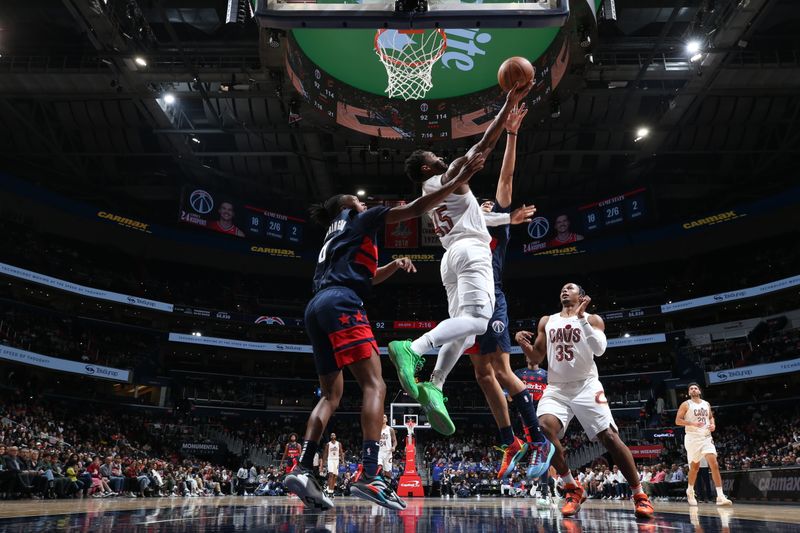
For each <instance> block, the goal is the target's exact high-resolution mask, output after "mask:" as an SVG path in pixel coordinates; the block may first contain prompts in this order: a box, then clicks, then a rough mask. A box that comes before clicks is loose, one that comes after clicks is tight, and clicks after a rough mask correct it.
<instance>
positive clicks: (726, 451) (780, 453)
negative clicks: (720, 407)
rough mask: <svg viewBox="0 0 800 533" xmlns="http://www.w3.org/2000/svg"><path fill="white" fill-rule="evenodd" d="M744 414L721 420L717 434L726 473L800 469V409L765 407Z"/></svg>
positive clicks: (716, 440) (747, 410) (753, 407)
mask: <svg viewBox="0 0 800 533" xmlns="http://www.w3.org/2000/svg"><path fill="white" fill-rule="evenodd" d="M743 411H744V412H742V411H741V410H740V411H739V412H738V413H736V414H735V415H734V414H730V415H729V416H726V417H725V418H721V422H720V423H719V424H718V425H717V430H716V431H715V432H714V442H715V445H716V447H717V452H718V453H719V455H720V464H721V465H723V466H724V469H726V470H750V469H756V468H767V467H781V466H800V410H799V409H798V408H796V407H795V408H791V409H786V408H776V407H774V406H773V405H771V404H767V403H762V404H760V405H750V406H748V407H746V408H745V409H744V410H743ZM719 416H720V415H719V414H718V415H717V417H719Z"/></svg>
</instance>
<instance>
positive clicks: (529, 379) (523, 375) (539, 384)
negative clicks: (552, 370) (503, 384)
mask: <svg viewBox="0 0 800 533" xmlns="http://www.w3.org/2000/svg"><path fill="white" fill-rule="evenodd" d="M514 374H515V375H516V376H517V377H518V378H519V379H520V380H521V381H522V382H523V383H524V384H525V386H526V387H528V392H530V393H531V396H532V397H533V401H535V402H538V401H539V400H541V399H542V394H544V390H545V389H546V388H547V370H542V369H541V368H540V369H539V370H531V369H530V368H528V367H525V368H518V369H517V370H514Z"/></svg>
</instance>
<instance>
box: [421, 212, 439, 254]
mask: <svg viewBox="0 0 800 533" xmlns="http://www.w3.org/2000/svg"><path fill="white" fill-rule="evenodd" d="M418 220H419V221H420V224H421V226H422V231H421V233H422V243H421V244H422V246H423V247H432V248H441V247H442V243H441V242H440V241H439V237H437V236H436V228H434V226H433V219H431V217H429V216H428V215H423V216H421V217H419V219H418Z"/></svg>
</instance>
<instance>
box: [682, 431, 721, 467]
mask: <svg viewBox="0 0 800 533" xmlns="http://www.w3.org/2000/svg"><path fill="white" fill-rule="evenodd" d="M683 445H684V446H686V457H687V458H688V460H689V462H690V463H699V462H700V459H702V458H703V457H705V456H706V454H709V453H710V454H712V455H717V447H716V446H714V439H712V438H711V434H710V433H709V434H708V435H704V434H702V433H689V432H688V431H687V432H686V435H685V436H684V437H683Z"/></svg>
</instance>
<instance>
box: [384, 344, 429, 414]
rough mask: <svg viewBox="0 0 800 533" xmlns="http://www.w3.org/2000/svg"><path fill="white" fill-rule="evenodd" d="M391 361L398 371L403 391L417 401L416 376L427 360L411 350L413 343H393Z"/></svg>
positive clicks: (390, 347) (391, 345) (390, 354)
mask: <svg viewBox="0 0 800 533" xmlns="http://www.w3.org/2000/svg"><path fill="white" fill-rule="evenodd" d="M389 359H390V360H391V361H392V364H393V365H394V367H395V368H396V369H397V377H398V379H399V380H400V385H401V386H402V387H403V390H405V391H406V392H407V393H408V395H409V396H411V397H412V398H414V399H415V400H416V399H417V397H418V396H419V387H417V380H416V379H414V375H415V374H416V373H417V371H418V370H419V369H420V368H422V365H423V364H425V358H424V357H422V356H420V355H417V354H416V353H415V352H414V350H412V349H411V341H392V342H390V343H389Z"/></svg>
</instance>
